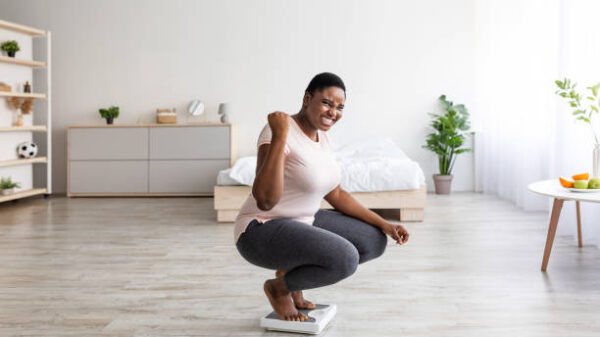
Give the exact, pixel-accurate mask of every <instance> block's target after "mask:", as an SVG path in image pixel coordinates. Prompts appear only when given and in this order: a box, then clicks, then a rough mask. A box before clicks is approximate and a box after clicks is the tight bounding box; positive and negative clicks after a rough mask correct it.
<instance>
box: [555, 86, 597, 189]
mask: <svg viewBox="0 0 600 337" xmlns="http://www.w3.org/2000/svg"><path fill="white" fill-rule="evenodd" d="M554 83H555V84H556V86H557V87H558V90H556V94H557V95H559V96H560V97H563V98H565V99H566V100H567V101H568V103H569V106H570V107H571V108H572V109H573V112H572V114H573V117H575V119H576V120H578V121H582V122H583V123H587V124H588V125H589V126H590V130H591V131H592V135H593V136H594V150H593V152H592V158H593V162H592V164H593V174H592V176H593V177H598V176H600V141H599V140H598V134H596V131H595V130H594V115H597V114H598V112H599V111H600V97H599V95H598V94H599V93H600V83H598V84H596V85H594V86H591V87H586V89H587V90H588V93H587V94H586V93H580V92H579V91H578V90H576V89H575V87H576V86H577V83H572V82H571V80H570V79H568V78H565V79H564V80H563V81H560V80H556V81H555V82H554ZM584 95H585V99H583V96H584Z"/></svg>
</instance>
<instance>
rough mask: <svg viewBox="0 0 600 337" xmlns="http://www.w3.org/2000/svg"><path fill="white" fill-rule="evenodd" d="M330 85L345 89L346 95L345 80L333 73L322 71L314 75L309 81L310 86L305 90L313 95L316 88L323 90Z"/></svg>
mask: <svg viewBox="0 0 600 337" xmlns="http://www.w3.org/2000/svg"><path fill="white" fill-rule="evenodd" d="M329 87H338V88H340V89H342V90H344V95H346V86H345V85H344V81H342V79H341V78H340V77H339V76H338V75H336V74H333V73H320V74H317V75H316V76H315V77H313V79H312V80H310V83H308V87H306V90H305V91H304V92H308V93H310V94H311V95H313V94H314V93H315V90H318V91H321V90H323V89H325V88H329Z"/></svg>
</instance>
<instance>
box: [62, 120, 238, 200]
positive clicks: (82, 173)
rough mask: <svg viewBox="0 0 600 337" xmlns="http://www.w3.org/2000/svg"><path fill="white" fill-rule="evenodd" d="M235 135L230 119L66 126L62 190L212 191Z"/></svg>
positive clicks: (228, 161) (232, 156)
mask: <svg viewBox="0 0 600 337" xmlns="http://www.w3.org/2000/svg"><path fill="white" fill-rule="evenodd" d="M235 136H236V127H235V124H229V123H197V124H113V125H72V126H69V128H68V135H67V148H68V149H67V153H68V156H67V175H68V177H67V190H68V193H67V195H68V196H70V197H75V196H138V195H139V196H193V195H213V188H214V186H215V185H216V183H217V174H218V172H219V171H220V170H223V169H226V168H228V167H231V166H232V165H233V164H234V163H235V160H236V156H237V147H236V137H235Z"/></svg>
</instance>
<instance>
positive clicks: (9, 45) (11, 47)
mask: <svg viewBox="0 0 600 337" xmlns="http://www.w3.org/2000/svg"><path fill="white" fill-rule="evenodd" d="M0 49H2V50H4V51H5V52H6V53H7V54H8V57H15V53H16V52H18V51H19V50H21V48H19V43H17V41H15V40H11V41H4V43H2V46H0Z"/></svg>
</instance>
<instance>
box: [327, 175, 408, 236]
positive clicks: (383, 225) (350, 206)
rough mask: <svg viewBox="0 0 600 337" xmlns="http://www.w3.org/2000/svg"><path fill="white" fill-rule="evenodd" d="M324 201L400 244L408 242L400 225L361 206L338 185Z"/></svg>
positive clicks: (406, 234)
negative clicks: (375, 228)
mask: <svg viewBox="0 0 600 337" xmlns="http://www.w3.org/2000/svg"><path fill="white" fill-rule="evenodd" d="M325 200H327V202H328V203H329V204H331V206H333V208H335V209H336V210H338V211H340V212H342V213H344V214H346V215H349V216H351V217H354V218H357V219H359V220H362V221H364V222H366V223H368V224H371V225H373V226H375V227H377V228H379V229H381V231H383V232H384V233H386V234H388V235H389V236H391V237H392V238H393V239H394V240H396V242H398V243H400V244H403V243H405V242H406V241H408V236H409V234H408V232H407V231H406V229H405V228H404V227H403V226H402V225H393V224H390V223H389V222H387V221H385V219H383V218H382V217H381V216H379V214H377V213H375V212H373V211H371V210H370V209H368V208H366V207H364V206H363V205H361V204H360V203H359V202H358V201H356V199H354V197H352V196H351V195H350V193H348V192H346V191H344V190H343V189H342V188H341V187H340V185H338V186H337V187H336V188H334V189H333V191H331V192H329V193H328V194H327V195H326V196H325Z"/></svg>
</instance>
